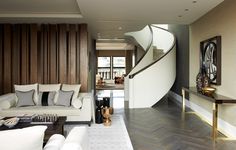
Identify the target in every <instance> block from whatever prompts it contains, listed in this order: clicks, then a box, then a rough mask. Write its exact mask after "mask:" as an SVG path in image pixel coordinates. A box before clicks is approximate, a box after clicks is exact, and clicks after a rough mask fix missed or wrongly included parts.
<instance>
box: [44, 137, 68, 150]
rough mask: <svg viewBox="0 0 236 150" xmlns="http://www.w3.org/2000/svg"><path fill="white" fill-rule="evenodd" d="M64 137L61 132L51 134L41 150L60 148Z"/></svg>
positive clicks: (58, 149)
mask: <svg viewBox="0 0 236 150" xmlns="http://www.w3.org/2000/svg"><path fill="white" fill-rule="evenodd" d="M64 141H65V137H64V136H63V135H61V134H53V135H52V136H51V137H50V138H49V140H48V142H47V144H46V145H45V146H44V148H43V150H60V149H61V147H62V145H63V144H64Z"/></svg>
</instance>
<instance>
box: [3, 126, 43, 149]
mask: <svg viewBox="0 0 236 150" xmlns="http://www.w3.org/2000/svg"><path fill="white" fill-rule="evenodd" d="M46 129H47V126H33V127H27V128H23V129H13V130H5V131H0V141H1V145H0V149H2V150H42V147H43V138H44V132H45V130H46Z"/></svg>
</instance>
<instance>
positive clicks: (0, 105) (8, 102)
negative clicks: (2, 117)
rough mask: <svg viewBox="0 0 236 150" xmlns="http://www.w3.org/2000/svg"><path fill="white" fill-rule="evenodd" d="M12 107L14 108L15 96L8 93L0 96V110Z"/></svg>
mask: <svg viewBox="0 0 236 150" xmlns="http://www.w3.org/2000/svg"><path fill="white" fill-rule="evenodd" d="M13 106H16V94H15V93H8V94H5V95H1V96H0V110H1V109H9V108H11V107H13Z"/></svg>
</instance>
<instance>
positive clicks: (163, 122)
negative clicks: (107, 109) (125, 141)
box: [115, 97, 236, 150]
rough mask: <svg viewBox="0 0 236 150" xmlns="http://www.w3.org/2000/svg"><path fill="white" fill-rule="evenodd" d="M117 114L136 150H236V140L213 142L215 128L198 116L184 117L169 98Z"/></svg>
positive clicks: (187, 115) (116, 111)
mask: <svg viewBox="0 0 236 150" xmlns="http://www.w3.org/2000/svg"><path fill="white" fill-rule="evenodd" d="M190 111H191V110H190ZM115 113H117V114H122V115H123V116H124V120H125V122H126V126H127V129H128V132H129V135H130V138H131V141H132V144H133V147H134V150H236V141H232V140H231V141H230V140H217V141H216V142H213V141H212V139H211V126H210V125H209V124H207V123H206V122H204V121H202V120H201V118H199V117H198V116H197V115H196V114H194V113H185V117H184V118H183V115H182V112H181V107H180V106H179V105H177V104H176V103H174V102H173V101H172V100H170V99H169V98H168V97H166V98H164V99H163V100H162V101H160V102H159V103H158V104H156V105H155V106H154V107H153V108H145V109H117V110H115ZM221 136H222V135H221Z"/></svg>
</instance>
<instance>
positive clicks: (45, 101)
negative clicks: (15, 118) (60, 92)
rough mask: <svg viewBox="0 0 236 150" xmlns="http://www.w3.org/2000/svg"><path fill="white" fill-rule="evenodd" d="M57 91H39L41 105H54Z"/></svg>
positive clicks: (39, 103)
mask: <svg viewBox="0 0 236 150" xmlns="http://www.w3.org/2000/svg"><path fill="white" fill-rule="evenodd" d="M55 94H56V92H39V101H38V105H39V106H53V105H54V97H55Z"/></svg>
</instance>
